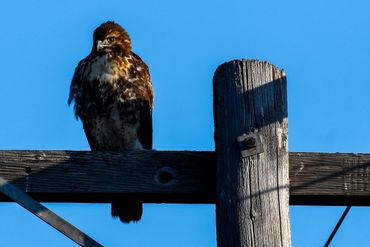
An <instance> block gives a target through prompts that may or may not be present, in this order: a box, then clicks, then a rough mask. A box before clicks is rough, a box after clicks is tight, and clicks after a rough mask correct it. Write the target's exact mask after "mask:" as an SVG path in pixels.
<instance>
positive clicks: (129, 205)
mask: <svg viewBox="0 0 370 247" xmlns="http://www.w3.org/2000/svg"><path fill="white" fill-rule="evenodd" d="M142 214H143V204H142V202H140V201H139V200H137V199H135V198H120V199H118V200H115V201H114V202H113V203H112V216H113V218H117V217H118V218H119V219H120V220H121V221H122V222H123V223H130V222H131V221H133V222H137V221H139V220H140V219H141V215H142Z"/></svg>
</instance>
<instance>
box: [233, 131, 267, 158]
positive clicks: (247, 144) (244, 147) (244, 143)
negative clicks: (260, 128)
mask: <svg viewBox="0 0 370 247" xmlns="http://www.w3.org/2000/svg"><path fill="white" fill-rule="evenodd" d="M237 141H238V143H239V148H240V152H241V154H242V157H243V158H245V157H248V156H252V155H255V154H260V153H263V152H264V150H263V145H262V141H261V137H260V135H259V134H258V133H257V132H255V131H250V132H248V133H245V134H243V135H241V136H238V138H237Z"/></svg>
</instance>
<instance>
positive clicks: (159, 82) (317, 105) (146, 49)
mask: <svg viewBox="0 0 370 247" xmlns="http://www.w3.org/2000/svg"><path fill="white" fill-rule="evenodd" d="M107 20H114V21H116V22H118V23H120V24H121V25H122V26H124V27H125V28H126V30H127V31H128V32H129V33H130V35H131V38H132V42H133V50H134V51H135V52H136V53H138V54H139V55H140V56H141V57H142V58H143V60H144V61H145V62H146V63H147V64H148V65H149V67H150V71H151V75H152V79H153V84H154V89H155V110H154V147H155V149H158V150H182V149H183V150H213V149H214V143H213V118H212V76H213V72H214V70H215V69H216V67H217V66H218V65H219V64H221V63H223V62H225V61H229V60H231V59H235V58H257V59H260V60H267V61H269V62H271V63H273V64H275V65H277V66H278V67H280V68H284V69H285V70H286V72H287V76H288V97H289V149H290V151H317V152H364V153H366V152H367V153H370V141H369V140H370V97H369V96H370V56H369V54H370V32H369V24H370V2H369V1H367V0H357V1H346V0H336V1H334V0H327V1H323V0H310V1H308V0H303V1H295V0H283V1H274V0H270V1H267V0H264V1H242V0H230V1H220V0H212V1H210V0H207V1H199V0H188V1H169V0H168V1H149V0H147V1H145V0H144V1H72V0H63V1H46V0H43V1H6V2H4V3H2V4H1V8H0V30H1V31H0V35H1V36H0V37H1V38H0V47H1V55H2V56H1V59H0V73H1V82H0V83H1V90H0V106H1V113H2V115H1V116H2V118H1V120H2V121H0V149H61V150H66V149H69V150H87V149H89V148H88V144H87V142H86V139H85V136H84V133H83V130H82V127H81V123H80V122H77V121H76V120H75V118H74V116H73V112H72V109H71V108H69V107H68V106H67V95H68V90H69V85H70V80H71V77H72V74H73V71H74V68H75V66H76V65H77V63H78V61H79V60H81V59H82V58H84V57H85V56H86V55H87V54H88V53H89V52H90V49H91V44H92V38H91V37H92V32H93V30H94V28H95V27H96V26H98V25H99V24H100V23H102V22H103V21H107ZM46 205H47V206H48V207H50V208H51V209H52V210H54V211H55V212H56V213H58V214H60V215H61V216H63V217H64V218H66V219H67V220H69V221H70V222H71V223H72V224H74V225H76V226H77V227H79V228H81V229H82V230H83V231H85V232H86V233H88V234H89V235H91V236H92V237H93V238H95V239H96V240H98V241H99V242H101V243H102V244H104V245H105V246H143V247H145V246H161V247H167V246H171V247H172V246H192V247H207V246H210V247H211V246H215V245H216V239H215V238H216V237H215V236H216V233H215V213H214V207H213V206H211V205H154V204H146V205H145V207H144V210H145V211H144V217H143V220H142V221H141V222H140V223H138V224H130V225H123V224H121V223H120V222H119V221H117V220H113V219H111V217H110V211H109V210H110V206H109V205H108V204H46ZM290 209H291V211H290V213H291V229H292V242H293V246H294V247H302V246H303V247H305V246H307V247H312V246H313V247H316V246H323V244H324V242H325V240H326V238H327V237H328V235H329V234H330V231H331V230H332V228H333V227H334V225H335V223H336V221H337V219H338V218H339V216H340V214H341V212H342V211H343V209H344V208H342V207H298V206H296V207H291V208H290ZM0 217H1V224H0V237H1V246H38V247H40V246H45V247H46V246H57V247H59V246H63V247H64V246H75V244H74V243H73V242H72V241H70V240H69V239H67V238H65V237H64V236H62V235H61V234H60V233H58V232H57V231H55V230H54V229H52V228H51V227H49V226H48V225H46V224H44V223H43V222H41V221H40V220H39V219H37V218H35V217H34V216H33V215H31V214H30V213H28V212H26V211H25V210H24V209H23V208H20V207H19V206H18V205H15V204H11V203H0ZM369 228H370V209H369V208H367V207H362V208H353V209H352V210H351V211H350V213H349V215H348V217H347V219H346V220H345V222H344V224H343V226H342V228H341V229H340V230H339V232H338V234H337V236H336V238H335V239H334V240H333V243H332V246H335V247H341V246H343V247H344V246H357V247H361V246H369V243H370V234H369V231H368V229H369Z"/></svg>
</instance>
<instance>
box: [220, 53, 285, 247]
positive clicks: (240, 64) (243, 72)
mask: <svg viewBox="0 0 370 247" xmlns="http://www.w3.org/2000/svg"><path fill="white" fill-rule="evenodd" d="M213 88H214V90H213V97H214V115H215V143H216V153H217V168H216V183H217V185H216V222H217V246H219V247H230V246H232V247H257V246H290V225H289V190H288V186H289V156H288V146H287V145H288V143H287V139H288V133H287V131H288V128H287V93H286V78H285V75H284V71H281V70H278V69H277V68H276V67H275V66H273V65H271V64H269V63H267V62H259V61H256V60H242V61H241V60H234V61H231V62H229V63H225V64H223V65H221V66H220V67H218V69H217V70H216V72H215V75H214V79H213ZM253 130H256V131H257V133H258V134H259V135H260V136H261V137H262V143H263V149H264V152H263V153H261V154H256V155H252V156H249V157H244V158H243V157H242V155H241V150H240V148H239V146H238V143H237V138H238V137H239V136H241V135H243V134H244V133H248V132H250V131H252V132H253ZM254 143H255V142H252V146H253V144H254ZM246 145H247V146H248V145H251V143H249V144H246ZM257 149H258V148H257Z"/></svg>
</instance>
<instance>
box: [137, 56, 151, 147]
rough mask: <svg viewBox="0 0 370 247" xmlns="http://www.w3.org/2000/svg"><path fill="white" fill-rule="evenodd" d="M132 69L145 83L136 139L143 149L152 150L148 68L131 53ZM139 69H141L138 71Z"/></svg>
mask: <svg viewBox="0 0 370 247" xmlns="http://www.w3.org/2000/svg"><path fill="white" fill-rule="evenodd" d="M132 56H133V61H134V67H136V70H138V72H139V73H140V77H141V78H142V80H143V82H144V83H145V92H143V98H144V99H145V101H144V102H143V104H142V109H141V111H140V125H139V129H138V138H139V141H140V143H141V145H142V146H143V148H144V149H152V146H153V125H152V109H153V97H154V94H153V88H152V82H151V79H150V75H149V68H148V66H147V65H146V64H145V63H144V62H143V61H142V60H141V58H140V57H139V56H138V55H136V54H135V53H132ZM138 68H141V69H138Z"/></svg>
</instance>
